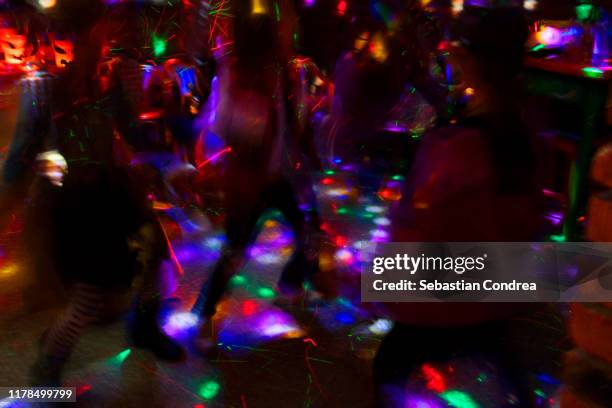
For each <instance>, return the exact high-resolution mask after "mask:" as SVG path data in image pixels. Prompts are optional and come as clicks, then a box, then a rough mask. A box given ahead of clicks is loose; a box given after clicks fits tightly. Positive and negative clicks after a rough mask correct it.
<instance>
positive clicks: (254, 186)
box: [194, 1, 319, 340]
mask: <svg viewBox="0 0 612 408" xmlns="http://www.w3.org/2000/svg"><path fill="white" fill-rule="evenodd" d="M233 7H234V10H233V15H234V20H233V21H232V27H233V28H232V32H233V35H232V40H233V47H232V53H231V54H230V55H228V56H225V57H222V58H221V60H220V62H219V64H218V74H217V78H218V87H219V97H218V98H219V102H218V106H217V108H216V111H215V121H214V123H213V124H212V125H211V129H212V131H214V132H216V133H217V134H218V136H220V137H221V138H222V139H223V140H224V141H225V143H226V144H227V145H228V147H229V148H230V149H231V151H230V152H229V153H228V154H227V157H226V163H225V165H226V167H225V171H224V176H223V178H224V179H223V185H224V190H225V211H226V213H225V231H226V236H227V241H226V243H225V245H224V247H223V249H222V253H221V258H220V260H219V261H218V262H217V264H216V266H215V268H214V270H213V273H212V276H211V277H210V279H208V281H207V282H206V283H205V284H204V286H203V288H202V291H201V293H200V296H199V297H198V299H197V301H196V304H195V306H194V310H195V311H196V312H197V313H199V314H200V315H201V316H202V317H203V318H204V319H205V323H204V324H203V326H202V330H201V333H200V334H201V336H200V338H202V339H204V340H205V339H206V338H207V337H208V336H209V335H210V334H211V333H210V330H211V328H212V325H211V324H210V322H211V319H212V317H213V316H214V315H215V312H216V309H217V305H218V303H219V301H220V300H221V298H222V296H223V295H224V293H225V292H226V289H227V284H228V281H229V280H230V278H231V277H232V276H233V275H234V274H235V273H236V272H238V270H239V268H240V267H241V265H242V264H243V262H244V254H245V252H246V249H247V247H248V246H249V245H250V244H251V243H252V242H253V241H254V239H255V238H256V233H257V229H256V226H257V222H258V220H259V218H260V217H261V216H262V214H263V213H264V211H265V210H266V209H268V208H273V207H276V208H278V209H279V210H280V211H281V213H282V214H283V216H284V217H285V219H286V220H287V222H288V223H289V224H290V226H291V228H292V229H293V231H294V234H295V241H296V242H295V251H294V253H293V255H292V257H291V259H290V260H289V262H288V263H287V265H285V267H284V270H283V272H282V275H281V277H280V280H279V282H278V288H279V290H280V292H281V293H282V294H286V295H288V296H290V297H293V296H298V295H300V294H301V293H302V292H303V283H304V281H305V280H307V279H311V280H312V279H313V277H314V275H315V273H316V271H317V268H318V242H317V238H318V236H319V235H318V231H308V229H309V226H310V227H312V226H313V223H312V222H307V220H306V216H305V214H304V213H303V212H302V210H301V209H300V207H299V202H298V194H297V190H296V186H295V171H296V170H295V169H296V165H297V163H298V161H299V160H300V157H302V156H306V155H308V154H309V153H307V152H304V151H303V149H302V147H303V146H304V143H301V138H303V137H304V135H302V134H298V133H299V132H298V131H297V128H298V126H294V122H293V120H295V119H296V118H295V117H294V116H295V115H292V114H291V112H292V111H293V109H292V105H291V102H290V98H289V93H290V89H291V86H290V85H289V82H290V78H289V77H290V75H288V72H287V70H288V64H289V58H288V54H287V50H288V47H287V44H286V38H285V37H286V36H284V35H283V25H284V27H287V25H290V22H288V21H283V19H287V18H289V17H288V16H287V15H286V14H285V15H283V17H282V18H281V22H280V23H277V22H276V21H275V19H274V16H273V14H272V13H273V8H272V4H271V3H269V2H266V1H255V2H250V1H236V2H234V4H233ZM284 10H285V9H283V8H281V12H285V11H284ZM288 38H289V39H290V38H291V37H290V36H289V37H288ZM311 229H315V230H318V224H317V225H316V226H314V228H311Z"/></svg>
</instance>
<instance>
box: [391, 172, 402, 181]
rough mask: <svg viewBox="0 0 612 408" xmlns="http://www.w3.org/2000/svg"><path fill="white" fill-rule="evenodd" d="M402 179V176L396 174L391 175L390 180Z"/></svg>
mask: <svg viewBox="0 0 612 408" xmlns="http://www.w3.org/2000/svg"><path fill="white" fill-rule="evenodd" d="M403 179H404V176H402V175H399V174H396V175H395V176H393V177H391V180H395V181H401V180H403Z"/></svg>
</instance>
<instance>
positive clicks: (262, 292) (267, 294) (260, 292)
mask: <svg viewBox="0 0 612 408" xmlns="http://www.w3.org/2000/svg"><path fill="white" fill-rule="evenodd" d="M274 295H275V292H274V289H272V288H259V289H257V296H259V297H262V298H264V299H270V298H273V297H274Z"/></svg>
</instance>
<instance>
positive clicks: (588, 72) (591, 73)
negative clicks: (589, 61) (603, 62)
mask: <svg viewBox="0 0 612 408" xmlns="http://www.w3.org/2000/svg"><path fill="white" fill-rule="evenodd" d="M582 72H583V73H584V76H586V77H588V78H603V75H604V72H603V70H601V69H599V68H595V67H587V68H582Z"/></svg>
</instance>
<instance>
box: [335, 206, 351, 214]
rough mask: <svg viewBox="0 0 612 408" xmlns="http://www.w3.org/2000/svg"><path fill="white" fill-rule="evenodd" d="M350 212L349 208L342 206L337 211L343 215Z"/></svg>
mask: <svg viewBox="0 0 612 408" xmlns="http://www.w3.org/2000/svg"><path fill="white" fill-rule="evenodd" d="M349 212H350V211H349V209H348V208H346V207H340V208H338V211H337V213H338V214H341V215H345V214H348V213H349Z"/></svg>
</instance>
